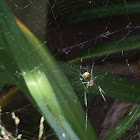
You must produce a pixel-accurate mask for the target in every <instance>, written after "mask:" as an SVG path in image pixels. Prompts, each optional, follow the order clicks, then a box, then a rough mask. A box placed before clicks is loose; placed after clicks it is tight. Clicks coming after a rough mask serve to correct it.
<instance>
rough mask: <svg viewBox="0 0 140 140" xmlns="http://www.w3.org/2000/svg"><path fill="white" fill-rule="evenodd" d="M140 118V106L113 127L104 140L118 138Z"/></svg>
mask: <svg viewBox="0 0 140 140" xmlns="http://www.w3.org/2000/svg"><path fill="white" fill-rule="evenodd" d="M139 118H140V106H138V107H136V108H135V109H134V110H133V111H132V112H130V113H129V114H128V115H127V116H126V117H125V118H124V119H123V120H122V121H121V122H120V123H119V124H118V125H117V127H116V128H115V129H113V130H112V131H111V132H110V133H109V134H108V136H107V137H106V138H105V139H104V140H116V139H118V138H119V137H120V135H122V134H123V133H124V132H125V131H126V130H127V129H128V128H129V127H130V126H131V125H132V124H133V123H134V122H135V121H136V120H138V119H139Z"/></svg>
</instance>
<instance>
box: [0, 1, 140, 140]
mask: <svg viewBox="0 0 140 140" xmlns="http://www.w3.org/2000/svg"><path fill="white" fill-rule="evenodd" d="M128 2H133V1H132V0H129V1H126V0H114V1H113V0H112V1H111V0H104V1H101V0H100V1H93V0H89V1H87V0H72V1H70V0H65V1H64V0H51V1H45V0H40V1H38V0H20V1H18V0H7V3H8V5H9V7H10V8H11V10H12V13H13V14H14V15H16V16H17V17H18V18H19V19H20V20H21V21H22V22H23V23H24V24H25V25H26V26H27V27H28V28H29V29H30V30H31V31H32V32H33V33H34V34H35V35H36V36H37V37H38V38H39V39H40V40H42V41H43V43H44V44H47V46H48V48H49V49H50V50H51V51H52V53H53V54H54V56H55V57H56V59H58V60H61V61H66V60H71V59H74V58H78V57H79V54H80V53H81V52H84V51H87V50H90V48H92V47H94V46H96V45H98V44H102V43H106V42H108V41H113V40H115V39H118V42H117V43H116V45H114V46H112V47H111V49H110V50H109V52H108V53H107V54H106V55H105V56H102V57H98V58H90V59H87V60H84V59H81V60H80V61H78V63H77V65H78V69H76V68H75V67H72V72H73V73H74V72H75V71H77V72H78V71H79V70H80V69H81V68H84V69H85V71H88V72H90V71H91V67H92V65H93V64H94V68H95V69H98V70H102V71H104V72H107V73H113V74H116V75H120V76H123V77H126V78H129V79H131V80H134V81H138V80H139V77H138V70H137V63H138V59H139V50H133V51H122V52H121V53H117V54H112V51H113V50H114V49H116V48H117V47H118V44H119V43H120V42H122V40H123V39H125V38H126V37H129V36H132V35H138V34H139V33H140V31H139V30H140V23H139V21H138V19H137V17H134V16H133V15H129V11H128V7H127V3H128ZM120 3H121V4H123V5H124V6H125V13H124V14H123V15H121V16H115V17H114V11H113V12H112V14H111V15H110V16H109V17H107V18H102V15H101V14H100V13H99V12H98V10H97V9H98V8H100V7H103V8H104V12H107V11H106V8H107V7H108V6H114V7H116V6H117V5H118V4H120ZM88 9H94V10H95V11H96V12H95V13H94V14H95V16H96V17H97V19H92V20H87V21H86V22H77V18H78V17H76V16H75V15H73V17H72V18H71V19H73V22H74V23H73V24H72V23H71V24H67V25H63V24H62V23H63V21H65V20H64V19H65V17H66V16H67V15H70V14H71V13H74V12H75V13H76V12H78V11H82V13H83V14H84V13H86V12H87V11H88ZM47 11H49V12H48V14H47ZM134 41H135V40H134ZM93 76H94V70H93ZM99 76H100V75H99ZM104 76H105V75H103V76H102V78H104ZM81 78H82V77H81V75H80V74H79V77H75V80H74V81H73V82H72V85H74V84H77V83H78V84H82V81H83V80H84V79H82V80H81ZM102 78H101V80H102ZM84 86H85V85H83V88H84ZM99 86H100V85H99ZM101 88H102V87H101ZM103 90H104V89H103ZM87 92H88V89H87ZM87 94H90V93H87ZM78 96H79V99H80V100H81V102H82V103H83V106H84V93H83V94H81V93H80V94H78ZM87 100H88V106H92V104H93V100H94V102H97V104H98V103H99V102H100V101H101V102H103V106H102V107H104V106H105V105H104V100H102V97H101V96H97V98H94V99H91V96H88V95H87ZM96 100H97V101H96ZM107 100H108V104H109V105H110V103H112V102H113V100H112V99H107ZM25 108H28V105H27V106H26V105H24V106H23V107H20V109H17V110H18V111H19V112H21V110H24V109H25ZM107 108H108V107H107ZM99 109H100V108H99ZM8 112H9V113H10V112H11V111H8ZM8 112H7V113H6V112H3V113H2V116H3V115H5V114H8ZM15 112H16V111H15ZM89 112H90V109H88V113H89ZM89 115H91V113H89ZM138 130H140V129H138ZM23 131H24V130H23ZM29 133H30V132H29ZM31 137H34V136H30V138H31ZM35 137H36V136H35ZM133 137H135V139H136V138H138V139H139V138H140V136H139V133H138V132H137V133H135V135H133V136H132V139H133Z"/></svg>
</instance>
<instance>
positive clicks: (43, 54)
mask: <svg viewBox="0 0 140 140" xmlns="http://www.w3.org/2000/svg"><path fill="white" fill-rule="evenodd" d="M28 33H29V34H31V33H30V32H29V31H27V29H26V28H25V30H23V32H21V31H20V29H19V28H18V26H17V24H16V22H15V21H14V19H13V17H12V14H11V13H10V12H9V10H8V9H7V7H6V5H5V2H4V0H1V4H0V40H1V43H0V47H2V48H3V49H4V50H5V51H6V52H7V53H8V54H9V55H10V56H11V57H12V58H13V59H14V60H15V62H16V63H17V65H18V66H19V71H20V72H21V73H20V75H21V77H23V78H24V81H25V83H26V84H25V85H24V84H23V82H22V78H20V79H18V77H17V79H15V80H18V84H19V86H20V87H21V88H22V90H23V91H25V92H26V93H27V94H29V92H28V90H29V91H30V94H31V96H32V98H33V100H34V102H35V103H36V104H37V106H38V108H39V109H40V111H41V112H42V115H43V116H44V117H45V119H46V120H47V121H48V122H49V124H50V125H51V127H52V128H53V129H54V130H55V132H56V134H57V135H58V137H59V138H60V139H64V138H65V139H75V140H76V139H80V140H82V139H84V140H85V139H87V140H88V139H96V136H95V134H94V131H93V129H92V127H91V125H90V123H89V122H88V124H87V126H86V120H85V113H84V111H83V109H82V107H81V106H80V104H79V101H78V99H77V97H76V95H75V93H74V91H73V89H72V87H71V85H70V84H69V82H68V80H67V78H66V77H65V75H64V74H63V73H62V72H61V70H60V68H59V66H58V65H57V64H56V62H55V60H54V58H53V56H51V54H50V53H49V51H48V50H47V49H45V46H44V45H43V44H41V43H40V42H39V41H38V40H37V39H36V38H35V37H34V36H33V35H32V36H33V37H34V39H31V38H28V36H27V34H28ZM33 40H34V41H33ZM8 71H9V73H10V69H8ZM26 86H27V87H28V90H27V87H26Z"/></svg>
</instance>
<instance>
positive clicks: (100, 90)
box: [98, 86, 106, 101]
mask: <svg viewBox="0 0 140 140" xmlns="http://www.w3.org/2000/svg"><path fill="white" fill-rule="evenodd" d="M98 88H99V92H100V93H101V95H102V98H103V99H104V101H106V98H105V96H104V94H105V92H104V91H103V90H102V89H101V87H100V86H98Z"/></svg>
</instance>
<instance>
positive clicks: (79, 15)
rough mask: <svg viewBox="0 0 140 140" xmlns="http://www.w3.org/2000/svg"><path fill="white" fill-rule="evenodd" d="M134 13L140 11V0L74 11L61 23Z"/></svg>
mask: <svg viewBox="0 0 140 140" xmlns="http://www.w3.org/2000/svg"><path fill="white" fill-rule="evenodd" d="M134 13H140V2H129V3H126V4H125V3H122V4H112V5H111V4H110V5H108V6H101V7H99V8H92V9H84V10H82V11H77V12H72V13H70V14H68V15H66V16H65V17H64V18H63V19H62V21H61V25H65V24H73V23H78V22H83V21H88V20H93V19H97V18H98V19H103V18H106V17H110V16H111V17H112V16H118V15H126V14H127V15H128V14H134Z"/></svg>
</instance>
